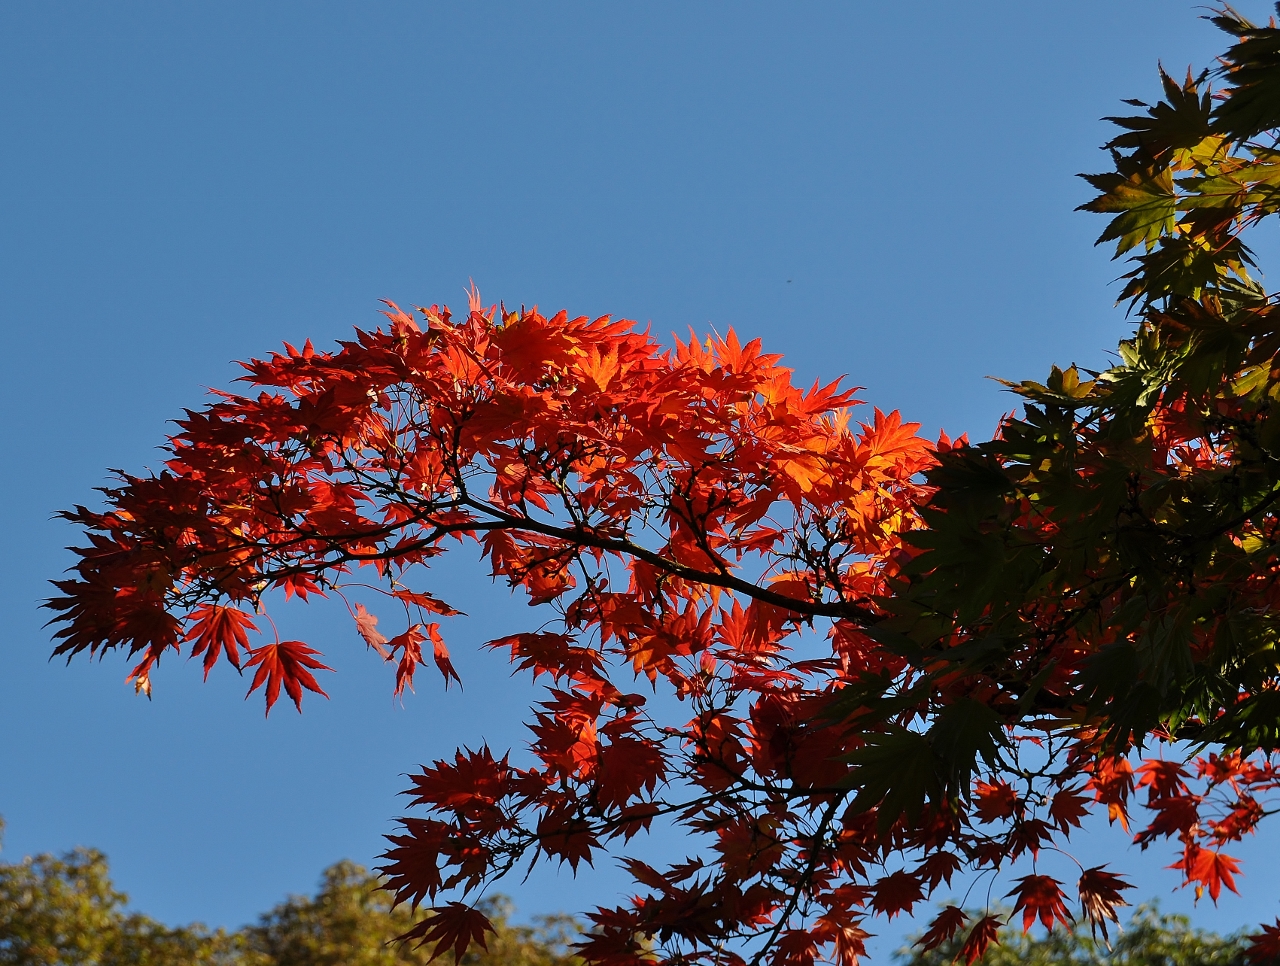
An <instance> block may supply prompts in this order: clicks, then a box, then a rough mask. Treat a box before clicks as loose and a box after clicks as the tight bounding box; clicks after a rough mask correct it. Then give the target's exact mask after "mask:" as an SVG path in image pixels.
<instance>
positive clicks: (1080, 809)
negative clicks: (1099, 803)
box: [1049, 788, 1089, 832]
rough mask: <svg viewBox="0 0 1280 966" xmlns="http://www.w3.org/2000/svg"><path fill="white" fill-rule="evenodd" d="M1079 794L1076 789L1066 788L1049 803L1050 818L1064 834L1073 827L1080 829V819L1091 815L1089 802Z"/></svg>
mask: <svg viewBox="0 0 1280 966" xmlns="http://www.w3.org/2000/svg"><path fill="white" fill-rule="evenodd" d="M1077 792H1078V789H1075V788H1064V789H1062V790H1061V791H1059V792H1057V793H1055V794H1054V796H1053V801H1051V802H1050V803H1049V817H1050V818H1051V819H1053V821H1054V822H1055V823H1056V824H1057V826H1058V828H1060V829H1061V830H1062V831H1064V832H1066V831H1067V830H1068V829H1070V828H1072V827H1075V828H1079V827H1080V819H1082V818H1084V816H1085V815H1087V814H1088V813H1089V808H1088V805H1089V800H1088V799H1087V798H1085V797H1084V796H1083V795H1079V794H1077Z"/></svg>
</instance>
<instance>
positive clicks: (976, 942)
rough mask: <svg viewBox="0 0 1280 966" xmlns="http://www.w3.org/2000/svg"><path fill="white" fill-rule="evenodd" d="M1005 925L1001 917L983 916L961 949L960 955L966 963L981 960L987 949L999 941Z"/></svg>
mask: <svg viewBox="0 0 1280 966" xmlns="http://www.w3.org/2000/svg"><path fill="white" fill-rule="evenodd" d="M1003 925H1004V922H1003V921H1002V920H1001V919H1000V917H999V916H983V917H982V918H981V919H979V920H978V921H977V922H976V923H974V925H973V928H972V929H970V930H969V935H968V936H967V937H966V938H965V941H964V945H963V946H961V947H960V955H961V956H963V957H964V961H965V962H966V963H970V964H971V963H973V961H974V960H975V959H981V958H982V954H983V953H985V952H986V951H987V947H988V946H990V945H991V944H992V943H994V942H998V941H999V935H1000V927H1001V926H1003Z"/></svg>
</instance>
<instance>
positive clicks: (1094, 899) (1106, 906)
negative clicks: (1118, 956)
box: [1079, 866, 1133, 939]
mask: <svg viewBox="0 0 1280 966" xmlns="http://www.w3.org/2000/svg"><path fill="white" fill-rule="evenodd" d="M1103 868H1104V867H1103V866H1095V867H1094V868H1092V869H1085V871H1084V873H1083V874H1082V875H1081V876H1080V883H1079V890H1080V905H1081V906H1082V907H1083V908H1084V912H1085V915H1086V916H1088V918H1089V925H1090V929H1091V931H1092V930H1096V929H1098V928H1099V927H1101V929H1102V937H1103V938H1104V939H1109V938H1110V936H1109V935H1108V934H1107V922H1106V921H1107V920H1108V919H1110V920H1111V921H1112V922H1114V923H1117V924H1118V923H1119V922H1120V917H1119V916H1118V915H1116V909H1117V908H1118V907H1120V906H1127V905H1128V904H1129V903H1127V902H1125V900H1124V899H1123V898H1122V897H1121V895H1120V891H1121V890H1122V889H1132V888H1133V886H1131V885H1129V883H1127V882H1125V881H1124V880H1123V879H1122V878H1120V877H1119V876H1118V875H1114V874H1112V873H1110V872H1104V871H1103ZM1094 935H1097V933H1096V932H1094Z"/></svg>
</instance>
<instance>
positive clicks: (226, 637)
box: [184, 604, 258, 681]
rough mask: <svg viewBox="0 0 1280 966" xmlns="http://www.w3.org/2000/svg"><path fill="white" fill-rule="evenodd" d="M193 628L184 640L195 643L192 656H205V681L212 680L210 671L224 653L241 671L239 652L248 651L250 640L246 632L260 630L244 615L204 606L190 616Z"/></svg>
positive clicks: (231, 610) (221, 608) (216, 605)
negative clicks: (241, 649) (241, 650)
mask: <svg viewBox="0 0 1280 966" xmlns="http://www.w3.org/2000/svg"><path fill="white" fill-rule="evenodd" d="M187 620H189V621H191V628H190V630H188V631H187V635H186V637H185V638H184V640H188V641H195V644H194V645H193V646H192V648H191V656H192V657H196V656H197V655H199V654H201V653H203V654H204V677H205V680H206V681H207V680H209V670H210V669H211V668H212V667H213V665H214V664H215V663H217V660H218V655H219V654H220V653H223V652H225V653H226V655H227V660H228V661H230V662H231V665H232V667H234V668H235V669H236V670H239V669H240V650H239V649H240V648H241V647H243V648H244V649H245V650H246V651H247V650H249V636H248V634H246V633H245V630H246V629H248V630H251V631H256V630H257V629H258V628H257V626H256V625H255V624H254V623H253V621H252V620H250V619H249V615H248V614H246V613H244V611H241V610H237V609H236V608H234V607H223V606H221V605H218V604H203V605H201V606H200V607H197V608H196V609H195V610H193V611H192V612H191V613H190V614H188V615H187Z"/></svg>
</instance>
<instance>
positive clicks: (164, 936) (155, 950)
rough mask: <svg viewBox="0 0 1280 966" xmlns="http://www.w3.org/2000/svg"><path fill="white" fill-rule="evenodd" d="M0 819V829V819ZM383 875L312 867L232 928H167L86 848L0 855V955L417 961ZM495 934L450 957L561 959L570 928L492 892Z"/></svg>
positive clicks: (375, 964) (299, 963)
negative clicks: (310, 890)
mask: <svg viewBox="0 0 1280 966" xmlns="http://www.w3.org/2000/svg"><path fill="white" fill-rule="evenodd" d="M0 828H3V826H2V825H0ZM381 882H382V880H380V879H379V878H378V877H376V876H373V875H371V874H369V873H368V872H367V871H366V870H365V869H363V868H361V867H360V866H358V865H356V864H355V863H353V862H347V861H343V862H338V863H336V864H335V865H332V866H330V867H329V868H328V869H326V870H325V871H324V873H323V875H322V878H321V883H320V889H319V891H318V892H317V893H316V894H315V895H314V896H291V897H290V898H289V899H287V900H286V901H285V902H282V903H280V904H279V905H277V906H276V907H275V908H274V909H272V910H271V911H270V912H267V913H265V914H264V915H262V916H261V917H260V918H259V920H258V922H257V923H256V924H254V925H251V926H246V927H245V928H243V929H240V930H238V931H236V932H234V933H229V932H227V931H225V930H222V929H218V930H209V929H206V928H205V927H204V926H202V925H200V924H198V923H197V924H193V925H189V926H179V927H176V928H170V927H168V926H165V925H163V924H161V923H159V922H156V921H155V920H154V919H151V918H149V917H148V916H146V915H143V914H141V913H138V912H129V911H127V909H126V904H127V903H128V897H127V896H126V895H125V894H124V893H122V892H120V891H118V890H117V889H116V888H115V887H114V886H113V885H112V883H111V876H110V872H109V869H108V865H107V858H106V856H104V855H103V854H102V853H101V852H98V851H95V850H91V849H76V850H74V851H72V852H69V853H66V854H65V855H62V856H57V857H55V856H52V855H37V856H33V857H28V858H25V859H23V860H22V861H21V862H16V863H0V966H422V964H425V963H427V962H428V961H429V958H430V957H429V955H428V951H427V950H424V949H414V948H413V947H412V946H411V945H410V944H407V943H395V942H393V941H392V940H394V939H395V937H397V936H400V935H402V934H404V933H406V932H408V931H409V929H410V928H411V927H412V926H413V925H414V922H415V921H416V919H417V917H416V916H415V915H413V914H412V913H410V912H409V910H408V909H406V908H404V907H401V908H399V909H392V907H391V906H392V900H391V895H390V893H388V892H385V891H383V890H381V889H380V888H379V886H380V885H381ZM483 905H484V911H485V913H486V914H487V916H488V917H489V920H490V921H491V922H492V923H493V926H494V930H495V931H494V933H493V934H491V935H490V936H489V937H488V942H487V948H481V947H480V946H478V945H474V946H472V948H471V950H470V951H468V952H467V953H466V954H465V955H464V956H463V957H462V959H461V960H460V966H499V964H500V966H572V964H574V963H576V962H578V960H577V958H576V957H575V956H574V954H573V950H572V949H571V944H572V943H573V942H574V941H575V939H576V937H577V934H578V932H579V927H578V925H577V923H576V922H575V921H574V920H573V919H571V918H570V917H568V916H544V917H539V918H538V919H536V920H535V923H534V925H519V924H514V923H512V922H511V921H510V917H511V913H512V907H511V904H510V902H509V901H508V900H507V899H505V898H503V897H501V896H495V897H492V898H489V899H487V900H485V902H484V904H483Z"/></svg>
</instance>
